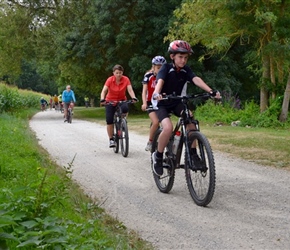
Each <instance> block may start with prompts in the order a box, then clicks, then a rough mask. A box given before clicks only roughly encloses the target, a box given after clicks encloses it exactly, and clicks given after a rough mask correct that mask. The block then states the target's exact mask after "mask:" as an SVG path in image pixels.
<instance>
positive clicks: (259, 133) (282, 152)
mask: <svg viewBox="0 0 290 250" xmlns="http://www.w3.org/2000/svg"><path fill="white" fill-rule="evenodd" d="M75 118H80V119H87V120H90V121H95V122H98V123H101V124H105V111H104V108H89V109H87V110H84V109H83V108H78V107H77V108H76V109H75ZM196 118H197V119H198V117H196ZM172 121H173V123H174V124H175V122H176V121H177V118H176V117H174V116H173V117H172ZM149 125H150V120H149V118H148V116H147V114H146V113H145V112H144V113H142V114H137V115H136V114H134V115H133V114H129V117H128V127H129V129H130V130H132V131H135V132H137V133H139V134H142V135H147V134H148V131H149ZM201 131H202V132H203V133H204V134H205V135H206V136H207V137H208V139H209V140H210V143H211V146H212V148H213V150H217V151H222V152H226V153H230V154H232V155H233V156H236V157H241V158H243V159H246V160H250V161H253V162H256V163H260V164H264V165H269V166H273V167H279V168H280V167H282V168H285V169H289V170H290V129H289V128H285V129H282V128H279V129H275V128H246V127H239V126H238V127H232V126H229V125H223V126H215V125H214V123H213V122H208V123H206V122H204V121H201Z"/></svg>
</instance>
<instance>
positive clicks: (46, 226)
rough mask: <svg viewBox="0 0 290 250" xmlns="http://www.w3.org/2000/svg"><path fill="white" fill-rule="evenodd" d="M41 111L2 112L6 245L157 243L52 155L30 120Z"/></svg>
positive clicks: (0, 187) (2, 245)
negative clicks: (88, 191)
mask: <svg viewBox="0 0 290 250" xmlns="http://www.w3.org/2000/svg"><path fill="white" fill-rule="evenodd" d="M35 111H36V110H35V109H34V110H26V111H21V112H18V113H17V114H15V115H13V116H12V115H8V114H0V141H1V144H0V150H1V154H0V249H16V248H17V247H19V248H21V249H36V248H37V247H39V248H43V249H152V247H151V246H150V245H149V244H148V243H146V242H144V241H142V240H141V239H140V238H139V236H138V235H137V234H136V233H134V232H131V231H129V230H127V229H126V227H125V226H124V225H123V224H122V223H121V222H119V221H117V220H115V219H114V218H112V217H110V216H108V215H107V214H106V213H105V211H104V210H103V209H101V208H99V207H98V206H97V205H96V203H94V202H93V201H92V200H90V199H89V198H88V197H86V196H85V195H84V194H83V192H82V191H81V189H79V187H78V186H77V184H76V183H74V182H73V181H72V180H71V179H70V174H71V170H70V166H71V165H69V166H67V167H65V168H60V167H59V166H57V165H55V164H54V162H52V161H51V160H50V159H49V157H48V155H47V153H46V152H45V151H44V150H43V149H42V148H40V147H39V146H38V144H37V140H36V138H35V136H34V134H33V133H32V132H31V131H30V129H29V126H28V119H27V118H29V117H31V115H32V114H33V113H35ZM71 164H73V162H72V163H71Z"/></svg>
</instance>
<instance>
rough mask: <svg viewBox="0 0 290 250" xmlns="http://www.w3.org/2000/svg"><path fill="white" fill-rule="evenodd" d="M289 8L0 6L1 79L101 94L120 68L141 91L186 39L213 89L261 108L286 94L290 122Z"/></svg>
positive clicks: (268, 2) (255, 4) (266, 1)
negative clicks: (156, 62)
mask: <svg viewBox="0 0 290 250" xmlns="http://www.w3.org/2000/svg"><path fill="white" fill-rule="evenodd" d="M289 5H290V4H289V1H286V0H253V1H248V0H225V1H206V0H194V1H192V0H190V1H189V0H183V1H182V0H167V1H165V0H161V1H160V0H150V1H148V0H134V1H129V2H128V1H124V0H114V1H113V0H107V1H101V0H95V1H90V0H80V1H69V0H63V1H59V0H21V1H20V0H6V1H2V2H1V3H0V76H1V77H2V78H3V79H5V80H7V81H9V82H10V83H14V84H17V85H19V87H25V88H31V89H33V90H39V89H40V90H41V91H44V92H45V93H47V94H51V95H52V94H55V93H56V92H60V91H61V90H62V89H64V87H65V85H66V84H70V85H72V86H73V88H74V90H75V92H76V95H77V96H80V97H83V96H85V95H88V96H90V97H91V98H98V97H99V93H100V91H101V88H102V86H103V84H104V82H105V80H106V78H107V77H108V76H110V75H111V74H112V67H113V66H114V65H115V64H121V65H122V66H123V67H124V69H125V75H127V76H129V77H130V79H131V81H132V84H133V87H134V88H135V90H136V93H137V94H138V93H139V95H141V89H142V85H141V80H142V77H143V75H144V73H145V72H146V71H147V70H148V69H149V68H150V67H151V59H152V58H153V57H154V56H156V55H163V56H165V57H167V58H168V60H169V57H168V54H167V48H168V44H169V42H170V41H171V40H175V39H183V40H186V41H188V42H189V43H190V44H191V45H192V46H193V49H194V52H195V53H194V54H193V56H192V57H191V59H190V60H189V64H190V66H192V67H193V69H194V71H195V73H197V74H198V75H200V76H201V77H202V78H204V79H205V80H206V82H208V84H209V85H210V86H212V87H214V88H218V89H219V90H221V91H223V92H227V93H230V94H231V95H238V96H239V97H241V98H242V99H244V100H247V99H248V98H256V99H258V100H259V101H260V107H261V111H263V110H265V109H266V108H267V106H268V104H269V102H270V101H271V99H274V98H276V97H277V96H280V95H283V96H284V104H283V108H282V112H281V115H282V116H283V117H284V118H283V119H285V116H286V117H287V112H288V107H289V106H287V105H289V98H290V97H289V95H290V94H287V93H288V92H289V91H288V90H287V89H289V87H287V86H288V84H289V85H290V83H289V62H290V59H289V57H290V56H289V53H290V52H289V51H290V50H289V32H290V30H289V29H288V28H287V27H288V25H289V21H290V7H289ZM29 79H30V80H31V81H30V83H29ZM41 85H43V86H41ZM283 112H284V113H283ZM285 112H286V113H285ZM282 116H281V117H282ZM281 119H282V118H281Z"/></svg>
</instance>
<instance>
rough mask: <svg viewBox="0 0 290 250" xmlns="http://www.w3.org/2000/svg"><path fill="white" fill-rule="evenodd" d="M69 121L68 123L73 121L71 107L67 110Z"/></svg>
mask: <svg viewBox="0 0 290 250" xmlns="http://www.w3.org/2000/svg"><path fill="white" fill-rule="evenodd" d="M67 121H68V123H72V114H71V109H68V111H67Z"/></svg>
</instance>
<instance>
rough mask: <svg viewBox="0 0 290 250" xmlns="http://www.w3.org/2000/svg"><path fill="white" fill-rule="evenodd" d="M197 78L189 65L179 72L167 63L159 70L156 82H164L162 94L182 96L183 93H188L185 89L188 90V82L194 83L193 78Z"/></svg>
mask: <svg viewBox="0 0 290 250" xmlns="http://www.w3.org/2000/svg"><path fill="white" fill-rule="evenodd" d="M195 76H196V75H195V74H194V73H193V72H192V70H191V69H190V68H189V67H188V66H187V65H185V66H184V67H183V68H182V69H180V70H179V71H177V70H176V68H175V67H174V66H173V64H172V63H166V64H163V65H162V67H161V69H160V70H159V72H158V74H157V79H156V80H157V81H158V80H159V79H162V80H164V84H163V87H162V90H161V93H165V94H167V95H170V94H173V93H174V92H175V94H176V95H181V93H186V89H184V88H186V85H185V84H186V83H187V82H191V83H192V78H193V77H195ZM184 91H185V92H184Z"/></svg>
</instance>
